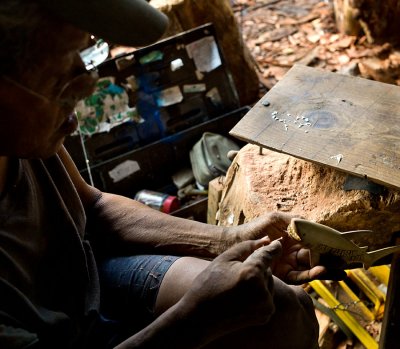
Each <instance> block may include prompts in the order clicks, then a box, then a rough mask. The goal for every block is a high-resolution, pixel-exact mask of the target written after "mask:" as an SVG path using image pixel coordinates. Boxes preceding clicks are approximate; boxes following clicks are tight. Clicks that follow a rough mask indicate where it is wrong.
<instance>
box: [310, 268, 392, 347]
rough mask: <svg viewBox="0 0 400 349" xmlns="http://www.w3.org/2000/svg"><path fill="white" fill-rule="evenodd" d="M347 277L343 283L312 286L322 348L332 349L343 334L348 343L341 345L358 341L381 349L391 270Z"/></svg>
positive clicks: (313, 283) (359, 272) (353, 273)
mask: <svg viewBox="0 0 400 349" xmlns="http://www.w3.org/2000/svg"><path fill="white" fill-rule="evenodd" d="M346 273H347V278H345V279H344V280H342V281H321V280H314V281H311V282H310V283H309V285H310V286H311V288H312V290H313V292H311V291H310V294H311V296H312V297H313V301H314V305H315V308H316V309H317V317H318V318H319V323H320V339H319V345H320V347H321V348H328V347H331V346H332V345H331V343H330V342H336V341H338V339H337V338H334V337H338V335H339V334H342V335H344V336H342V337H345V339H343V338H342V340H341V341H344V342H347V343H348V344H350V343H352V342H353V340H354V339H357V340H358V341H360V342H361V343H362V345H363V346H364V347H365V348H366V349H378V343H379V338H380V333H381V326H382V318H383V312H384V307H385V302H386V293H387V287H388V283H389V273H390V267H389V266H388V265H380V266H374V267H371V268H369V269H368V270H365V269H351V270H347V271H346ZM318 311H319V312H320V313H318ZM323 317H325V318H326V320H324V319H323ZM332 324H335V326H337V327H336V328H335V327H334V326H332ZM339 329H340V330H341V331H340V333H339V332H338V330H339ZM335 347H336V346H335Z"/></svg>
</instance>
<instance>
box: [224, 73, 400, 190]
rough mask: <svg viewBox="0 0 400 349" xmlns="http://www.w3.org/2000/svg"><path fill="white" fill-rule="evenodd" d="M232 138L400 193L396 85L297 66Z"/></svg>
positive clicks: (399, 97)
mask: <svg viewBox="0 0 400 349" xmlns="http://www.w3.org/2000/svg"><path fill="white" fill-rule="evenodd" d="M230 134H231V135H232V136H235V137H237V138H239V139H241V140H244V141H247V142H249V143H253V144H257V145H260V146H262V147H265V148H268V149H272V150H275V151H278V152H282V153H286V154H290V155H293V156H295V157H298V158H301V159H304V160H309V161H312V162H315V163H318V164H323V165H327V166H329V167H333V168H336V169H338V170H342V171H344V172H347V173H350V174H353V175H356V176H361V177H365V178H368V179H370V180H371V181H374V182H377V183H380V184H384V185H388V186H393V187H396V188H399V187H400V87H398V86H395V85H389V84H384V83H380V82H376V81H372V80H367V79H362V78H356V77H352V76H346V75H341V74H337V73H332V72H327V71H324V70H321V69H317V68H310V67H306V66H301V65H295V66H293V67H292V68H291V69H290V71H289V72H288V73H287V74H286V75H285V76H284V78H283V79H282V80H281V81H280V82H278V83H277V84H276V85H275V86H274V87H273V88H272V89H271V90H270V91H269V92H268V93H267V94H266V95H265V96H264V97H263V98H261V99H260V101H259V102H257V104H256V105H255V106H254V107H253V108H252V109H251V110H250V111H249V112H248V113H247V114H246V115H245V116H244V117H243V118H242V120H241V121H239V123H238V124H237V125H236V126H235V127H234V128H233V129H232V130H231V132H230Z"/></svg>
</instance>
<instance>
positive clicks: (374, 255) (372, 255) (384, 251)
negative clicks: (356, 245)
mask: <svg viewBox="0 0 400 349" xmlns="http://www.w3.org/2000/svg"><path fill="white" fill-rule="evenodd" d="M398 252H400V245H398V246H390V247H385V248H381V249H379V250H376V251H371V252H367V256H368V258H366V259H367V260H366V261H365V262H364V268H365V269H368V268H369V267H370V266H371V265H373V264H374V263H375V262H376V261H377V260H379V259H381V258H383V257H386V256H387V255H389V254H391V253H398Z"/></svg>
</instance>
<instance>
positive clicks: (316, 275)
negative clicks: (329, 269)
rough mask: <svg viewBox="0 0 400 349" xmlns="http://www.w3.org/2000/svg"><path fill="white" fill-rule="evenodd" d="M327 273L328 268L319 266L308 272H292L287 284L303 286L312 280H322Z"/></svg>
mask: <svg viewBox="0 0 400 349" xmlns="http://www.w3.org/2000/svg"><path fill="white" fill-rule="evenodd" d="M325 273H326V268H325V267H323V266H321V265H319V266H316V267H314V268H311V269H307V270H302V271H299V270H292V271H290V272H289V273H288V274H287V275H286V280H285V281H286V282H288V283H290V284H293V285H301V284H304V283H306V282H310V281H312V280H316V279H320V277H321V276H323V275H324V274H325Z"/></svg>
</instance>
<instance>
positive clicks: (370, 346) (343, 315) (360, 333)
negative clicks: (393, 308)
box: [309, 280, 378, 349]
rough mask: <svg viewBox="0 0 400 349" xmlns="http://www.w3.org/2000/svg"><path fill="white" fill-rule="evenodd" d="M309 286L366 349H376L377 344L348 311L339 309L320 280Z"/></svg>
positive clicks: (338, 304)
mask: <svg viewBox="0 0 400 349" xmlns="http://www.w3.org/2000/svg"><path fill="white" fill-rule="evenodd" d="M309 284H310V286H311V287H312V288H313V289H314V290H315V292H317V293H318V295H319V296H320V297H322V298H323V299H324V300H325V301H326V302H327V304H328V305H329V307H330V308H331V309H332V310H333V311H334V312H335V313H336V315H337V316H338V317H339V318H340V319H341V320H342V321H343V322H344V324H345V325H346V326H347V327H348V328H349V329H350V330H351V331H352V332H353V333H354V335H355V336H356V337H357V338H358V339H359V340H360V342H361V343H362V344H363V345H364V346H365V347H366V349H378V343H377V342H376V341H375V339H374V338H372V336H371V335H370V334H369V333H368V332H367V330H365V329H364V327H362V326H361V325H360V324H359V323H358V322H357V320H356V319H355V318H354V316H352V315H351V314H350V313H349V312H348V311H346V310H345V309H343V308H342V307H341V305H342V304H341V303H340V302H339V301H338V300H337V299H336V298H335V297H334V296H333V295H332V293H331V292H330V291H329V289H328V288H327V287H326V286H325V285H324V283H323V282H322V281H320V280H314V281H311V282H310V283H309Z"/></svg>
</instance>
